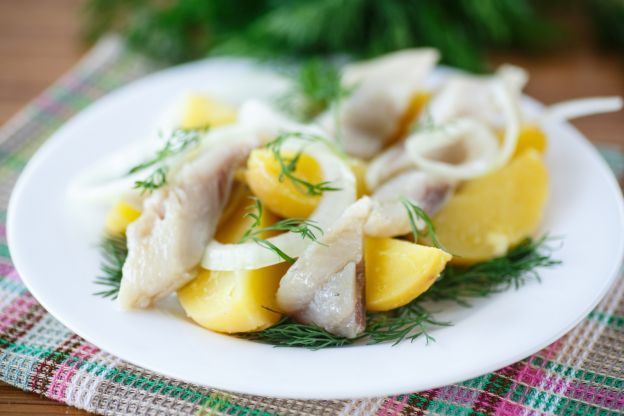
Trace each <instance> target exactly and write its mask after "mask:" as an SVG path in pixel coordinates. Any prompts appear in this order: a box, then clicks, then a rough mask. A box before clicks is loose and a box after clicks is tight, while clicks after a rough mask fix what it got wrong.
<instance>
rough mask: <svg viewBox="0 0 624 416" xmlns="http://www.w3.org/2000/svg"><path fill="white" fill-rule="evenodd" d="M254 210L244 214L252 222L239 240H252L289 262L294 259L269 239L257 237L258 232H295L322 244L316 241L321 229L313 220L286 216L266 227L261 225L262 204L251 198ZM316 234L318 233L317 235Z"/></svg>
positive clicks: (321, 232)
mask: <svg viewBox="0 0 624 416" xmlns="http://www.w3.org/2000/svg"><path fill="white" fill-rule="evenodd" d="M253 199H254V200H255V202H254V206H253V207H254V211H252V212H249V213H247V214H245V216H246V217H248V218H251V219H253V223H252V224H251V226H250V227H249V229H247V231H245V234H243V237H242V238H241V240H240V242H241V243H244V242H247V241H253V242H254V243H256V244H258V245H260V246H262V247H264V248H266V249H268V250H271V251H273V252H275V254H277V255H278V256H280V257H281V258H282V259H283V260H285V261H287V262H288V263H290V264H293V263H294V262H295V259H294V258H293V257H291V256H289V255H288V254H286V253H285V252H284V251H283V250H282V249H280V248H279V247H277V246H276V245H275V244H273V243H272V242H270V241H269V240H265V239H263V238H261V237H259V235H260V234H263V233H266V232H270V231H285V232H291V233H295V234H299V235H300V236H301V238H303V239H308V240H311V241H313V242H315V243H318V244H322V243H320V242H319V241H318V237H319V236H321V235H323V229H322V228H321V227H320V226H319V225H318V224H317V222H316V221H314V220H308V219H305V218H286V219H283V220H281V221H278V222H276V223H275V224H271V225H269V226H268V227H261V221H262V211H263V209H264V208H263V206H262V203H261V202H260V200H259V199H258V198H253ZM317 234H318V235H317Z"/></svg>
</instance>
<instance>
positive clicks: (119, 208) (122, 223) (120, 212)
mask: <svg viewBox="0 0 624 416" xmlns="http://www.w3.org/2000/svg"><path fill="white" fill-rule="evenodd" d="M140 215H141V211H139V210H137V209H135V208H134V207H132V206H131V205H130V204H128V203H126V202H123V201H120V202H118V203H117V204H115V205H114V206H113V207H112V208H111V210H110V211H109V212H108V214H107V215H106V232H107V233H109V234H113V235H120V234H123V233H125V232H126V228H128V225H130V223H132V222H133V221H135V220H136V219H137V218H139V216H140Z"/></svg>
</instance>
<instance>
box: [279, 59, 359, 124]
mask: <svg viewBox="0 0 624 416" xmlns="http://www.w3.org/2000/svg"><path fill="white" fill-rule="evenodd" d="M292 82H293V84H292V87H291V89H290V90H289V91H288V92H287V93H286V94H284V95H283V96H281V97H280V98H279V99H278V105H279V106H280V107H281V108H282V109H283V110H284V111H285V112H286V113H288V114H289V115H290V116H292V117H294V118H296V119H298V120H300V121H303V122H309V121H310V120H312V119H313V118H315V117H316V116H318V115H319V114H321V113H322V112H323V111H325V110H326V109H327V108H329V107H330V105H331V104H332V103H333V102H335V101H337V100H339V99H340V97H341V96H342V95H343V94H345V93H346V92H347V91H346V90H345V89H344V88H343V87H342V86H341V85H340V72H339V71H338V69H337V68H336V67H335V66H334V65H332V64H331V63H329V62H326V61H323V60H321V59H318V58H312V59H309V60H307V61H305V62H304V63H303V64H301V66H300V67H299V70H298V71H297V73H296V74H295V75H294V76H292Z"/></svg>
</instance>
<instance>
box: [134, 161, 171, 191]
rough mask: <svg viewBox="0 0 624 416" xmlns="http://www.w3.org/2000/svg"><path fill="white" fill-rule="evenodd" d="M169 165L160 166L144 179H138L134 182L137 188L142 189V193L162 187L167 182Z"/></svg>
mask: <svg viewBox="0 0 624 416" xmlns="http://www.w3.org/2000/svg"><path fill="white" fill-rule="evenodd" d="M167 170H168V169H167V167H166V166H160V167H158V168H156V170H155V171H153V172H152V173H150V174H149V176H148V177H147V178H145V179H143V180H140V181H136V182H135V183H134V188H135V189H140V190H141V193H142V194H143V193H145V192H148V193H150V192H153V191H154V190H156V189H158V188H161V187H163V186H165V185H166V184H167Z"/></svg>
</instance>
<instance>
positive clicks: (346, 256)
mask: <svg viewBox="0 0 624 416" xmlns="http://www.w3.org/2000/svg"><path fill="white" fill-rule="evenodd" d="M369 210H370V201H369V199H368V198H366V197H364V198H362V199H360V200H358V201H357V202H355V203H354V204H353V205H351V206H350V207H349V208H347V209H346V210H345V212H344V213H343V214H342V215H341V216H340V218H338V220H337V221H336V222H335V223H334V224H333V225H332V227H331V228H330V229H329V230H328V231H327V233H325V234H324V235H323V237H322V238H320V239H319V240H318V244H313V245H310V246H309V247H308V248H307V249H306V250H305V251H304V252H303V254H302V255H301V257H299V259H297V261H296V262H294V264H293V265H292V266H291V267H290V269H288V271H287V272H286V274H285V275H284V277H283V278H282V281H281V282H280V287H279V290H278V291H277V302H278V304H279V306H280V308H281V309H282V310H283V311H284V312H286V313H287V314H290V315H292V316H293V317H295V319H297V320H298V321H300V322H303V323H308V324H314V325H316V326H319V327H321V328H323V329H325V330H327V331H328V332H330V333H332V334H336V335H340V336H344V337H347V338H354V337H356V336H358V335H360V333H361V332H362V331H363V330H364V326H365V323H366V322H365V321H366V317H365V314H364V274H363V273H362V269H363V265H362V261H363V256H364V222H365V221H366V218H367V217H368V212H369Z"/></svg>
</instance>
